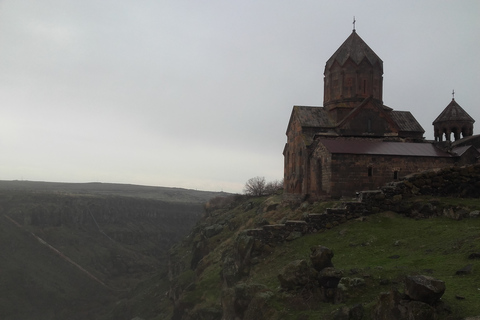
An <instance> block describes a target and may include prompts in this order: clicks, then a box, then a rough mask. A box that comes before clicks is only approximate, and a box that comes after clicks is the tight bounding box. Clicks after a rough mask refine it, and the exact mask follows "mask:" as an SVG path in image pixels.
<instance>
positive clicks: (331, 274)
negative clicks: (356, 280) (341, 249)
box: [318, 267, 343, 288]
mask: <svg viewBox="0 0 480 320" xmlns="http://www.w3.org/2000/svg"><path fill="white" fill-rule="evenodd" d="M342 276H343V272H342V271H340V270H337V269H335V268H333V267H329V268H324V269H323V270H322V271H320V272H319V273H318V283H319V285H320V287H324V288H336V287H338V283H339V282H340V280H341V279H342Z"/></svg>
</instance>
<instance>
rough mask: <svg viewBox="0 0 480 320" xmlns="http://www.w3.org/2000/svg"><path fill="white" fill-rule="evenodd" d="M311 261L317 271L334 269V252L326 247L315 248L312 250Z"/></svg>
mask: <svg viewBox="0 0 480 320" xmlns="http://www.w3.org/2000/svg"><path fill="white" fill-rule="evenodd" d="M310 251H311V253H310V261H311V262H312V265H313V267H314V268H315V270H317V271H321V270H323V269H325V268H329V267H333V263H332V258H333V251H332V250H330V249H329V248H327V247H324V246H315V247H311V248H310Z"/></svg>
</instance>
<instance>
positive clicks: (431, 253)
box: [112, 195, 480, 320]
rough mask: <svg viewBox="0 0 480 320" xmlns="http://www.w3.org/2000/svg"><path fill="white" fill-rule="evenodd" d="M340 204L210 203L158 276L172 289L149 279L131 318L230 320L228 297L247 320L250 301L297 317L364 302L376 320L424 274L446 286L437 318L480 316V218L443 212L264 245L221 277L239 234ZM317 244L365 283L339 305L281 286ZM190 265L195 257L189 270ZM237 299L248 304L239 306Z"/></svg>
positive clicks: (443, 201) (388, 215)
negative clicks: (392, 295)
mask: <svg viewBox="0 0 480 320" xmlns="http://www.w3.org/2000/svg"><path fill="white" fill-rule="evenodd" d="M237 200H238V199H237ZM409 201H411V202H413V203H420V202H421V203H423V202H428V201H434V202H435V203H436V204H437V206H443V207H445V208H456V209H458V208H462V209H464V210H467V211H473V210H479V209H480V200H479V199H459V198H435V199H433V198H430V197H423V196H422V197H415V198H412V199H410V200H409ZM340 205H341V202H336V201H331V202H317V203H313V204H307V203H303V204H301V205H300V206H294V207H292V206H290V205H286V204H285V203H283V202H282V197H281V195H276V196H273V197H260V198H249V199H243V200H240V201H233V200H232V202H230V203H227V204H224V205H223V206H221V207H217V208H211V210H210V211H209V215H208V216H207V217H205V218H204V219H202V220H201V221H200V222H199V224H197V226H196V227H195V228H194V232H193V233H192V234H191V235H190V236H189V237H188V238H186V239H185V240H184V241H183V242H182V243H181V244H178V245H176V246H175V247H174V248H173V249H172V250H171V263H170V273H169V275H170V279H169V281H167V280H166V279H157V280H156V282H155V286H156V287H157V288H162V289H161V290H162V291H163V290H166V288H167V286H168V287H169V293H168V295H167V296H160V297H159V296H158V294H156V293H158V291H157V290H155V288H154V287H153V286H148V285H146V284H145V285H144V287H139V288H138V289H137V291H136V292H135V294H132V295H131V296H130V297H128V298H127V299H126V300H125V301H128V303H129V304H130V305H132V306H136V307H137V309H135V310H134V313H133V314H132V315H133V316H140V317H143V318H144V319H199V320H200V319H212V320H213V319H221V318H222V315H223V316H224V317H225V318H224V319H230V318H232V319H233V318H234V317H233V316H232V315H231V314H230V316H226V312H228V304H229V303H232V301H236V303H237V304H234V306H233V309H235V310H234V311H233V312H237V313H238V314H237V315H236V316H238V317H239V319H242V314H243V313H242V312H243V311H241V310H242V308H247V305H249V303H255V304H256V305H255V306H254V309H255V310H254V311H253V312H257V313H256V314H257V315H261V317H263V318H266V319H292V320H298V319H304V320H307V319H333V318H334V314H335V313H336V312H337V311H338V310H339V309H340V308H341V307H342V306H352V305H355V304H358V303H361V304H362V305H363V306H364V317H363V319H371V313H372V310H373V308H374V305H375V303H376V301H377V299H378V296H379V294H380V293H381V292H385V291H388V290H390V288H398V289H399V290H400V291H403V280H404V278H405V276H407V275H416V274H424V275H428V276H432V277H434V278H437V279H440V280H443V281H445V283H446V288H447V289H446V292H445V294H444V296H443V298H442V301H443V302H444V303H445V304H446V305H447V306H448V307H447V309H449V310H451V312H450V313H447V314H443V315H442V316H441V319H463V318H464V317H467V316H478V315H480V293H479V292H480V291H479V287H478V284H479V283H480V273H479V272H478V270H479V268H480V262H479V260H469V259H468V256H469V254H471V253H475V252H477V253H478V252H480V219H479V218H466V219H462V220H459V221H457V220H454V219H451V218H447V217H443V216H442V217H432V218H430V219H418V220H416V219H412V218H408V217H405V216H404V215H399V214H397V213H395V212H379V213H376V214H371V215H369V216H367V217H364V218H362V219H356V220H349V221H347V222H345V223H343V224H340V225H338V226H332V227H331V229H326V230H323V231H321V232H318V233H312V234H307V235H304V236H302V237H299V238H296V239H292V240H291V241H285V242H283V243H278V244H276V245H274V246H265V247H264V248H262V249H261V250H263V254H262V255H260V256H258V257H256V258H253V259H252V260H251V264H250V267H249V268H250V269H249V272H248V273H247V274H246V275H243V276H242V277H240V278H238V279H236V282H235V283H234V284H233V285H230V286H229V285H226V283H225V281H224V279H222V275H223V278H225V273H226V272H227V273H228V270H227V269H228V266H229V263H228V257H229V255H231V253H232V252H239V251H241V249H242V248H241V242H239V240H238V239H239V235H241V234H242V231H243V230H245V229H251V228H258V227H259V226H261V225H264V224H266V223H269V224H275V223H279V222H284V221H286V220H290V219H302V218H303V217H304V215H305V214H306V213H313V212H322V211H323V210H324V209H325V208H326V207H335V206H340ZM214 225H220V226H221V231H220V232H219V233H218V234H216V235H213V236H210V237H207V236H206V234H207V233H206V229H207V228H209V227H211V226H214ZM255 245H257V244H254V246H255ZM315 245H323V246H326V247H328V248H330V249H332V250H333V252H334V255H335V256H334V258H333V264H334V266H335V268H337V269H340V270H342V271H343V277H344V280H342V281H345V283H348V282H349V279H361V280H355V281H358V282H359V283H360V285H358V286H351V287H349V286H347V287H346V288H344V290H345V291H344V292H343V295H344V298H343V300H342V301H341V302H340V303H337V304H333V303H327V302H321V301H320V300H319V299H318V297H317V296H316V295H317V293H315V291H309V290H308V288H303V289H301V288H299V289H298V290H293V291H289V290H283V289H281V288H280V283H279V280H278V274H279V273H280V272H281V269H282V268H283V267H284V266H285V265H287V264H288V263H289V262H292V261H294V260H297V259H305V260H307V261H309V254H310V247H312V246H315ZM239 246H240V247H239ZM199 252H200V253H199ZM199 254H200V255H201V258H200V259H198V255H199ZM192 261H198V262H197V263H196V264H194V265H193V266H192ZM237 262H238V261H237ZM469 264H471V265H473V270H474V271H473V272H472V273H471V274H467V275H456V271H457V270H459V269H461V268H463V267H465V266H466V265H469ZM192 267H193V268H192ZM355 281H354V282H355ZM251 288H257V289H256V290H257V293H256V295H255V296H254V297H253V295H254V294H253V293H251V292H250V293H249V292H248V290H250V289H251ZM258 288H260V289H258ZM242 290H243V291H242ZM258 290H260V291H258ZM258 292H259V293H260V295H259V293H258ZM250 294H251V295H252V296H250V297H249V295H250ZM259 297H260V298H259ZM459 297H460V298H459ZM242 299H243V300H242ZM139 300H141V302H140V301H139ZM239 301H240V302H241V301H243V302H244V303H245V305H243V306H241V305H238V303H240V302H239ZM252 301H254V302H252ZM226 306H227V307H226ZM248 308H252V306H251V305H250V306H249V307H248ZM250 311H251V310H250V309H249V312H250ZM112 319H113V318H112ZM244 319H247V318H244Z"/></svg>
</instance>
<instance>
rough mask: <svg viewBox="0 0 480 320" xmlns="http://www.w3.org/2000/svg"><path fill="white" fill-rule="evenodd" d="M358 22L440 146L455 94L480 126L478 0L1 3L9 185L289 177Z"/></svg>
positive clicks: (387, 77)
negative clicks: (330, 63) (288, 148)
mask: <svg viewBox="0 0 480 320" xmlns="http://www.w3.org/2000/svg"><path fill="white" fill-rule="evenodd" d="M353 16H355V17H356V21H357V22H356V30H357V33H358V34H359V35H360V36H361V37H362V38H363V40H365V42H366V43H367V44H368V45H369V46H370V47H371V48H372V49H373V50H374V51H375V52H376V53H377V55H378V56H379V57H380V58H381V59H382V60H383V62H384V96H383V100H384V103H385V104H386V105H387V106H389V107H391V108H394V109H395V110H404V111H410V112H412V114H413V115H414V116H415V117H416V118H417V119H418V121H419V122H420V124H421V125H422V126H423V128H424V129H425V137H426V138H427V139H433V126H432V121H433V120H434V119H435V118H436V117H437V116H438V115H439V114H440V112H441V111H442V110H443V109H444V108H445V107H446V106H447V104H448V103H449V102H450V101H451V99H452V94H451V92H452V89H455V92H456V93H455V100H456V101H457V102H458V103H459V104H460V105H461V106H462V107H463V108H464V109H465V110H466V111H467V112H468V113H469V114H470V115H471V116H472V117H473V118H474V119H477V121H478V122H477V123H476V124H475V127H474V134H478V133H479V132H480V129H478V128H479V126H480V108H479V104H480V98H479V97H480V96H479V95H478V92H479V86H480V59H479V58H478V52H479V51H480V19H479V17H480V1H478V0H472V1H443V0H432V1H425V0H423V1H380V0H379V1H318V0H317V1H313V0H311V1H306V0H305V1H304V0H298V1H293V0H292V1H282V0H265V1H261V0H241V1H240V0H223V1H220V0H217V1H207V0H205V1H197V0H191V1H182V0H163V1H162V0H151V1H149V0H136V1H133V0H130V1H127V0H115V1H113V0H75V1H73V0H42V1H38V0H0V180H20V179H22V180H40V181H56V182H91V181H99V182H116V183H132V184H142V185H154V186H167V187H183V188H192V189H200V190H212V191H222V190H223V191H228V192H242V189H243V186H244V183H245V181H247V180H248V179H249V178H251V177H254V176H265V177H266V179H267V180H276V179H278V180H280V179H282V177H283V155H282V151H283V147H284V144H285V142H286V136H285V130H286V127H287V123H288V120H289V117H290V113H291V110H292V106H293V105H310V106H321V105H322V103H323V71H324V67H325V62H326V61H327V60H328V58H329V57H330V56H331V55H332V54H333V53H334V52H335V50H336V49H337V48H338V47H339V46H340V45H341V44H342V43H343V41H344V40H345V39H346V38H347V37H348V36H349V35H350V33H351V32H352V19H353Z"/></svg>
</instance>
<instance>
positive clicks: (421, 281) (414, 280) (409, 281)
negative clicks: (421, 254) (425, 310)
mask: <svg viewBox="0 0 480 320" xmlns="http://www.w3.org/2000/svg"><path fill="white" fill-rule="evenodd" d="M444 292H445V282H443V281H441V280H437V279H435V278H432V277H429V276H423V275H418V276H409V277H406V278H405V294H406V295H407V296H408V297H409V298H410V299H412V300H417V301H421V302H425V303H428V304H430V305H433V304H434V303H435V302H437V301H438V300H439V299H440V298H441V297H442V295H443V293H444Z"/></svg>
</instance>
